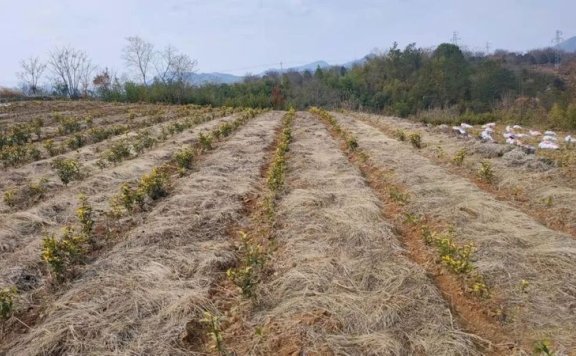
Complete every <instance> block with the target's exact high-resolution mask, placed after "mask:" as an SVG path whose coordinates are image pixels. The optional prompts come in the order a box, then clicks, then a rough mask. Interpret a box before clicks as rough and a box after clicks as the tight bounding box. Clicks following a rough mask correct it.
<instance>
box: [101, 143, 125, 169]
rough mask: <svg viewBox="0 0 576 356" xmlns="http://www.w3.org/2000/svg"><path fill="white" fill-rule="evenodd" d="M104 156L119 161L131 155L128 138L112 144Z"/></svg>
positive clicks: (109, 159)
mask: <svg viewBox="0 0 576 356" xmlns="http://www.w3.org/2000/svg"><path fill="white" fill-rule="evenodd" d="M104 157H105V158H106V159H107V160H108V161H110V162H112V163H115V164H116V163H118V162H122V161H123V160H125V159H127V158H128V157H130V145H128V142H126V140H120V141H118V142H114V143H113V144H112V145H110V148H109V149H108V151H106V152H105V153H104Z"/></svg>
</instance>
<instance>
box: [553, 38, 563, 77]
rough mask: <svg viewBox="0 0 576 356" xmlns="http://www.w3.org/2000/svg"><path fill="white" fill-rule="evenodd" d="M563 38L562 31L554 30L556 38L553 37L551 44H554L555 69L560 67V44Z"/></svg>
mask: <svg viewBox="0 0 576 356" xmlns="http://www.w3.org/2000/svg"><path fill="white" fill-rule="evenodd" d="M562 41H563V38H562V31H560V30H556V36H555V37H554V39H553V40H552V42H553V43H554V44H555V48H554V49H555V50H556V51H555V53H556V56H555V58H554V67H556V69H558V68H559V67H560V51H561V49H560V47H559V46H560V43H562Z"/></svg>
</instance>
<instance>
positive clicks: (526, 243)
mask: <svg viewBox="0 0 576 356" xmlns="http://www.w3.org/2000/svg"><path fill="white" fill-rule="evenodd" d="M337 117H338V119H339V122H340V124H341V125H342V126H343V127H344V128H347V129H349V130H350V131H351V132H352V133H353V134H354V135H355V136H356V137H357V139H358V142H359V144H360V147H362V148H363V149H364V150H366V152H367V153H368V154H369V156H370V157H371V158H372V160H373V161H375V162H376V163H377V164H378V165H380V166H381V167H384V168H386V169H392V170H393V171H394V178H395V181H396V182H397V183H400V184H402V185H403V186H405V187H407V188H408V190H409V191H410V197H409V207H410V209H411V211H412V212H414V213H419V214H425V215H427V216H430V217H433V218H434V219H440V220H442V221H444V222H447V223H450V224H452V225H453V226H454V228H455V230H456V233H457V239H458V242H466V243H469V242H471V243H473V244H474V245H475V249H476V252H475V253H474V255H473V260H474V261H475V264H476V266H477V267H478V271H479V272H480V273H481V274H482V275H483V276H484V277H485V278H486V281H487V282H488V285H489V287H490V288H491V290H492V291H493V293H494V294H495V295H497V296H498V297H499V298H501V305H499V308H500V309H501V314H500V315H499V316H497V321H498V322H499V323H500V324H501V325H502V327H504V328H505V329H506V330H507V331H508V332H509V334H511V335H515V337H516V338H517V339H518V340H519V341H520V342H521V343H522V344H523V346H524V347H526V348H527V349H528V350H530V348H531V347H532V345H531V344H532V343H533V342H537V341H542V340H551V341H552V343H553V345H554V346H553V348H554V350H555V351H557V352H559V353H562V352H568V351H573V350H576V312H575V306H576V284H575V281H576V272H575V271H574V268H573V266H574V265H575V264H576V241H574V240H573V239H572V238H571V237H570V236H569V235H567V234H563V233H559V232H556V231H553V230H550V229H548V228H546V227H544V226H543V225H541V224H539V223H537V222H535V221H534V219H533V218H531V217H530V216H528V215H526V214H524V213H522V212H520V211H518V210H516V209H515V208H513V207H512V206H510V205H507V204H506V203H504V202H500V201H497V200H495V199H494V198H493V197H492V196H491V195H490V194H488V193H486V192H484V191H482V190H480V189H479V188H478V187H476V186H475V185H473V184H472V183H470V182H469V181H468V180H467V179H465V178H462V177H460V176H457V175H455V174H451V173H450V172H448V171H447V170H446V169H444V168H442V167H439V166H438V165H436V164H435V163H434V162H432V161H431V160H430V159H427V158H425V157H422V156H420V155H419V154H418V153H416V152H415V151H414V149H413V148H411V147H410V146H408V145H405V144H403V143H401V142H398V141H396V140H395V139H391V138H389V137H387V136H386V135H384V134H382V133H381V132H380V131H378V130H377V129H375V128H374V127H371V126H369V125H367V124H365V123H362V122H360V121H358V120H353V119H351V118H349V117H344V116H341V115H337Z"/></svg>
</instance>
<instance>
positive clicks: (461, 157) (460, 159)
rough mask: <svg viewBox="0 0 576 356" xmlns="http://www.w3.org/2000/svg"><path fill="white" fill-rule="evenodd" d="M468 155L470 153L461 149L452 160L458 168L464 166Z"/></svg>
mask: <svg viewBox="0 0 576 356" xmlns="http://www.w3.org/2000/svg"><path fill="white" fill-rule="evenodd" d="M467 154H468V151H466V150H465V149H461V150H460V151H458V152H457V153H456V155H454V158H452V162H453V163H454V164H455V165H457V166H461V165H462V164H464V159H465V158H466V155H467Z"/></svg>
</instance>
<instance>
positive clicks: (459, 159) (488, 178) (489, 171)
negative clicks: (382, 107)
mask: <svg viewBox="0 0 576 356" xmlns="http://www.w3.org/2000/svg"><path fill="white" fill-rule="evenodd" d="M378 128H379V129H381V126H378ZM393 136H394V137H395V138H396V139H398V141H401V142H410V144H411V145H412V147H414V148H416V149H421V148H423V147H425V144H424V143H423V142H422V136H421V135H420V133H419V132H409V133H407V132H406V131H404V130H402V129H398V130H396V131H395V132H394V133H393ZM436 152H437V155H436V157H437V158H438V159H440V158H445V154H444V151H443V150H442V147H439V146H438V147H436ZM467 155H468V151H467V150H466V149H461V150H459V151H458V152H456V154H455V155H454V157H453V158H452V159H450V160H447V162H451V163H453V164H455V165H457V166H462V164H463V163H464V159H465V158H466V156H467ZM475 174H476V177H477V179H479V180H480V181H482V182H483V183H487V184H493V183H494V182H495V181H496V174H495V172H494V169H493V168H492V164H491V163H490V161H487V160H482V161H480V165H479V167H478V169H477V170H476V171H475Z"/></svg>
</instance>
